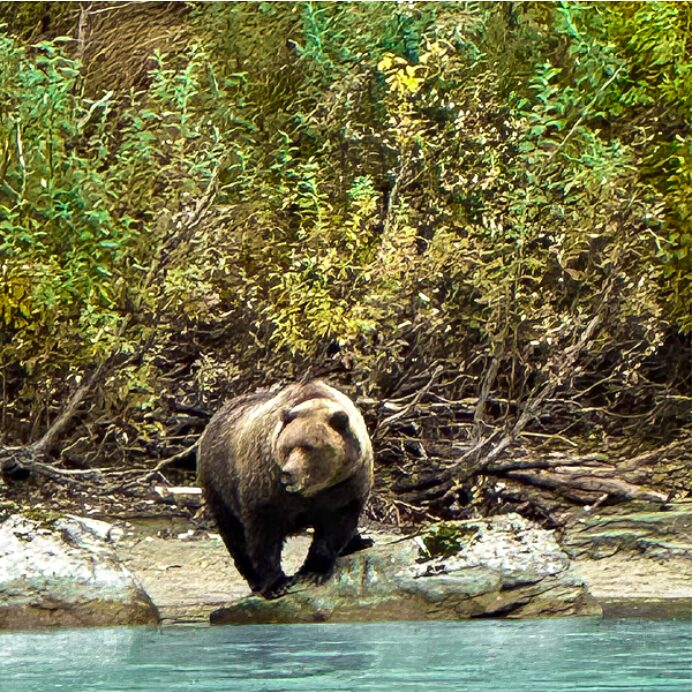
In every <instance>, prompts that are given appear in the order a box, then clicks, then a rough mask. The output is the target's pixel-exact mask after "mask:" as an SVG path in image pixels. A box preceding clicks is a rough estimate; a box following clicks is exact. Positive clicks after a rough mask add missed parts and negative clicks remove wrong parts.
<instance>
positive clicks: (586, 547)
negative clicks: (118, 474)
mask: <svg viewBox="0 0 693 692" xmlns="http://www.w3.org/2000/svg"><path fill="white" fill-rule="evenodd" d="M690 526H691V507H690V504H680V505H677V506H675V507H673V508H672V509H671V510H670V511H668V512H656V513H634V514H631V515H604V516H596V517H589V518H587V519H585V520H584V521H583V522H581V523H580V522H576V523H575V524H574V525H573V526H572V527H569V529H568V530H567V531H566V533H565V534H564V536H563V537H562V540H561V541H560V543H561V545H562V547H563V548H564V549H566V550H567V552H568V553H569V554H570V556H571V558H572V564H573V569H574V571H575V573H576V574H577V575H578V576H579V577H581V578H583V579H584V580H585V582H586V583H587V585H588V589H589V592H590V593H591V594H592V596H594V598H595V599H596V600H597V601H598V602H599V604H600V605H601V606H602V608H603V611H604V615H605V616H607V617H610V616H613V617H621V616H647V617H653V616H654V617H657V616H662V617H668V616H679V615H686V614H690V612H691V591H690V585H691V544H690ZM653 527H654V528H653ZM123 528H124V531H123V533H122V535H121V537H120V539H119V540H118V541H117V542H116V543H115V546H114V547H115V550H116V552H117V554H118V556H119V557H120V559H121V560H122V561H123V563H124V564H125V566H126V567H127V568H128V569H129V570H131V571H132V572H133V573H134V574H135V575H136V576H137V577H138V578H139V580H140V581H141V582H142V585H143V587H144V589H145V591H146V592H147V594H148V595H149V597H150V598H151V599H152V601H153V602H154V603H155V605H156V606H157V608H158V609H159V613H160V616H161V621H162V623H164V624H175V623H191V622H207V621H208V618H209V615H210V613H211V612H212V611H214V610H216V609H218V608H220V607H222V606H224V605H227V604H228V603H230V602H232V601H236V600H238V599H241V598H243V597H245V596H248V595H249V593H250V592H249V589H248V586H247V584H246V583H245V581H244V580H243V579H242V578H241V576H240V575H239V574H238V572H237V571H236V569H235V567H234V565H233V562H232V560H231V558H230V557H229V555H228V553H227V552H226V549H225V547H224V545H223V543H222V541H221V540H220V538H219V537H218V535H216V534H215V533H213V532H208V531H204V530H199V529H197V530H196V529H193V528H191V525H190V523H189V522H187V521H185V520H182V519H179V518H175V517H172V518H167V519H163V520H160V521H152V520H147V521H141V522H130V523H127V524H124V525H123ZM369 532H370V534H371V535H372V536H373V537H374V538H375V540H376V544H380V543H386V542H388V541H392V540H397V536H393V534H392V531H391V530H389V529H388V528H387V527H382V526H371V527H370V528H369ZM309 543H310V537H309V536H307V535H306V536H298V537H294V538H291V539H290V540H289V541H288V542H287V544H286V546H285V550H284V554H283V563H284V568H285V570H286V571H287V572H288V573H291V572H293V571H295V570H296V569H297V568H298V566H299V565H300V564H301V562H302V560H303V558H304V556H305V553H306V551H307V549H308V545H309Z"/></svg>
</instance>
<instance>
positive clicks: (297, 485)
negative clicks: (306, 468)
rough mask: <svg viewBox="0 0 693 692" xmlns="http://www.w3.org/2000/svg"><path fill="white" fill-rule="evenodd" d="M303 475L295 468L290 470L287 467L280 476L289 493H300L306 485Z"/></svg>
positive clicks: (280, 480)
mask: <svg viewBox="0 0 693 692" xmlns="http://www.w3.org/2000/svg"><path fill="white" fill-rule="evenodd" d="M302 475H304V474H301V473H299V472H298V471H297V470H295V469H294V470H289V471H287V470H286V469H285V470H284V471H282V472H281V475H280V476H279V482H280V483H281V484H282V485H283V486H284V490H286V492H287V493H300V492H301V490H303V486H304V483H303V479H302V478H301V476H302Z"/></svg>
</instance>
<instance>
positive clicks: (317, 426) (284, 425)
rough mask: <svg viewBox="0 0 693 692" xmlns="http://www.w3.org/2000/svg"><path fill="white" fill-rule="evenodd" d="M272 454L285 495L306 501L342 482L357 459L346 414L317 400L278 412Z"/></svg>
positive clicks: (354, 437)
mask: <svg viewBox="0 0 693 692" xmlns="http://www.w3.org/2000/svg"><path fill="white" fill-rule="evenodd" d="M274 450H275V459H276V462H277V464H278V465H279V481H280V483H281V484H282V486H283V487H284V489H285V490H286V492H288V493H292V494H294V493H300V494H301V495H305V496H306V497H310V496H312V495H315V494H316V493H319V492H320V491H321V490H324V489H325V488H329V487H331V486H333V485H336V484H337V483H340V482H341V481H343V480H346V478H348V477H349V476H350V475H351V474H352V473H353V472H354V471H355V469H356V467H357V466H358V464H359V463H360V458H361V448H360V444H359V440H358V437H357V435H356V434H355V432H354V430H353V428H352V424H351V421H350V419H349V414H348V413H347V412H346V411H344V410H343V409H342V408H340V407H339V406H338V405H336V404H335V402H333V401H329V400H320V399H311V400H309V401H306V402H303V403H301V404H299V405H298V406H294V407H293V408H284V409H282V411H281V413H280V422H279V424H278V427H277V434H276V436H275V441H274Z"/></svg>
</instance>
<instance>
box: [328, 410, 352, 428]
mask: <svg viewBox="0 0 693 692" xmlns="http://www.w3.org/2000/svg"><path fill="white" fill-rule="evenodd" d="M327 420H328V423H329V424H330V425H331V426H332V427H333V428H334V429H335V430H336V431H337V432H339V433H345V432H347V431H348V430H349V416H348V414H346V413H345V412H344V411H335V412H334V413H332V414H330V417H329V418H328V419H327Z"/></svg>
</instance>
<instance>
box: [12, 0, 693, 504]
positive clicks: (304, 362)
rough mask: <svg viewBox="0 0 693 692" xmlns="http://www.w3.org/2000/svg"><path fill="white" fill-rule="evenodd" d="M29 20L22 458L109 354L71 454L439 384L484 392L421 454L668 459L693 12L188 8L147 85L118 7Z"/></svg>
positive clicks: (558, 6) (82, 459) (678, 380)
mask: <svg viewBox="0 0 693 692" xmlns="http://www.w3.org/2000/svg"><path fill="white" fill-rule="evenodd" d="M17 7H18V8H22V9H21V11H20V10H19V9H17V8H15V9H8V8H4V9H3V16H4V17H5V21H7V22H8V24H9V26H8V28H7V29H6V30H5V32H4V34H3V35H2V37H1V38H0V104H2V105H0V155H1V160H0V236H1V241H0V253H1V255H2V258H3V260H2V273H3V277H2V311H1V313H0V320H2V322H1V323H0V324H1V325H2V330H1V334H2V336H1V337H0V348H1V349H2V351H1V354H2V355H1V363H2V372H3V392H4V394H3V408H2V418H3V426H2V428H3V435H4V440H5V443H7V444H9V443H13V444H19V443H26V442H28V441H30V440H31V439H34V438H36V437H37V436H39V435H40V434H41V433H42V432H43V431H44V430H45V429H46V427H47V426H48V425H50V422H51V420H52V419H53V417H54V416H55V415H56V413H57V412H58V411H59V410H60V407H61V404H62V403H63V402H64V401H65V399H66V398H67V396H68V395H69V393H70V391H73V390H74V388H75V386H76V385H77V383H78V382H79V381H81V378H83V377H84V376H85V374H86V373H89V372H92V371H93V370H94V368H96V367H97V366H99V365H103V364H106V365H107V366H108V367H107V368H106V370H105V372H106V375H105V376H104V378H103V380H102V381H100V382H99V383H98V386H97V387H95V392H94V396H92V397H91V399H90V400H91V407H90V408H89V409H88V410H87V409H83V410H82V413H81V416H80V417H78V419H76V422H75V424H74V425H73V428H74V429H73V430H71V432H70V433H69V434H68V435H67V439H66V440H65V444H66V445H68V443H69V447H70V449H73V450H77V452H74V451H73V453H72V455H71V454H69V453H67V454H65V453H64V449H63V456H64V458H65V460H66V461H74V462H75V463H77V462H78V463H82V464H83V463H90V464H93V463H98V464H101V463H103V459H104V457H105V455H108V457H109V458H110V459H111V460H113V459H117V458H121V459H124V460H128V462H129V463H131V462H132V460H133V458H138V457H143V458H151V457H159V456H162V455H165V454H167V453H170V452H171V451H174V450H175V449H177V448H179V447H180V446H181V445H182V444H184V443H185V442H186V441H187V442H189V441H191V440H192V439H194V433H195V432H196V431H197V430H199V425H198V426H197V427H196V426H195V424H194V423H190V422H189V424H181V422H180V419H179V418H176V417H175V416H173V413H175V412H176V411H179V410H181V409H184V408H186V407H187V408H196V409H199V408H200V407H202V408H208V409H209V408H211V407H213V406H214V405H216V403H217V401H218V399H219V398H220V397H222V396H224V395H229V394H232V393H236V392H238V391H240V390H243V389H246V388H249V387H253V386H257V385H261V384H268V383H270V382H272V381H275V380H277V379H284V378H285V379H288V378H292V377H297V376H302V375H304V374H306V373H308V372H309V373H312V374H328V375H329V374H332V376H334V377H335V378H336V379H338V380H341V381H342V382H343V383H344V384H345V385H346V386H347V388H350V389H351V390H352V391H355V392H357V393H360V394H361V395H362V396H363V397H364V399H365V401H366V405H368V404H367V402H368V401H369V400H372V401H376V400H379V399H398V398H400V399H401V398H402V397H406V396H409V395H416V392H420V391H421V388H422V386H423V384H424V383H425V382H427V381H428V380H429V378H430V376H431V375H432V373H434V372H437V371H436V370H435V368H436V367H438V368H439V371H440V372H441V373H443V375H442V376H441V377H440V378H439V380H438V382H437V383H436V384H435V386H433V385H432V386H433V388H432V389H431V390H430V391H431V392H433V393H434V395H435V397H438V398H439V400H447V401H452V400H454V401H457V402H460V401H467V402H470V401H471V402H472V403H471V404H469V406H470V407H471V408H470V411H471V413H470V416H471V418H470V421H469V423H470V424H469V425H462V424H461V423H460V420H459V415H460V414H459V411H457V412H453V413H449V414H448V415H449V416H452V418H450V419H449V420H448V419H445V420H443V418H440V416H438V414H436V416H437V417H438V421H437V423H436V425H439V424H444V426H443V428H442V432H441V429H440V428H439V427H436V428H435V431H433V432H432V433H431V434H432V435H433V437H435V438H436V439H435V440H433V442H441V439H439V438H447V439H448V441H449V440H450V439H453V440H454V441H455V442H460V443H463V442H468V443H469V444H472V443H475V442H478V441H479V440H481V439H483V438H484V436H485V435H486V434H487V433H488V432H489V431H490V430H494V429H498V430H500V429H502V430H505V431H506V433H508V434H510V432H512V437H513V439H519V436H520V435H521V434H524V433H525V431H526V432H527V433H528V434H529V435H534V436H535V439H539V438H550V439H551V440H553V441H554V442H556V441H558V442H561V441H562V442H566V441H567V440H568V438H574V439H571V440H569V441H568V442H569V444H570V445H572V446H577V447H579V448H580V449H586V448H589V449H592V448H593V446H594V445H595V444H598V445H603V444H604V441H605V440H606V439H607V438H609V439H610V438H611V437H615V438H620V437H622V436H624V433H628V436H630V437H635V438H637V439H638V440H640V441H641V442H642V443H643V444H646V445H652V444H655V443H657V444H659V443H668V442H670V441H671V440H672V439H676V438H677V436H678V435H679V433H680V429H681V426H682V425H685V424H686V420H687V418H688V413H687V411H688V408H689V401H690V400H689V398H688V397H689V396H690V357H689V349H688V342H689V334H690V315H691V302H690V273H691V264H690V247H691V213H690V194H691V183H690V166H691V154H690V125H691V123H690V93H691V72H690V52H691V49H690V33H689V30H690V5H689V4H687V3H676V2H655V3H639V2H634V3H630V2H624V3H570V2H561V3H473V2H472V3H430V4H429V3H417V4H415V5H404V4H390V3H320V2H317V3H313V2H306V3H209V4H199V5H192V6H189V8H186V11H185V12H180V11H179V12H178V14H176V15H175V17H176V21H177V22H178V23H179V24H180V25H182V26H184V31H183V32H182V33H180V34H176V35H177V36H179V35H180V36H184V37H185V40H183V39H178V40H177V43H176V45H175V50H174V49H173V47H172V46H171V42H170V23H171V15H169V16H168V20H167V25H166V26H167V29H166V31H167V32H169V33H167V34H166V36H167V37H169V39H167V40H164V39H163V38H162V39H161V41H159V45H161V46H162V48H163V50H155V47H156V45H157V38H160V37H158V36H157V34H156V30H157V27H159V28H160V25H159V24H156V22H154V23H153V24H152V25H151V26H150V28H149V31H150V38H151V44H152V46H153V48H152V53H151V55H150V56H148V58H147V60H146V61H145V62H143V63H142V64H141V65H139V66H135V67H133V66H132V65H130V64H127V69H128V70H129V74H131V75H135V74H136V73H137V69H139V73H137V74H139V75H140V76H139V77H136V76H131V78H130V79H129V80H124V79H123V78H122V74H120V75H119V69H121V70H125V61H126V59H127V58H126V57H125V54H124V53H123V54H113V53H110V54H108V55H107V56H106V57H107V60H110V63H108V64H107V65H104V64H103V54H102V55H101V59H99V55H98V54H96V55H95V53H96V51H94V50H92V51H90V50H89V45H90V42H96V44H97V45H100V44H99V43H98V42H99V31H101V32H102V33H103V32H104V31H106V29H105V28H104V27H107V28H108V30H109V31H113V27H114V26H115V24H114V23H117V22H118V16H119V15H118V12H119V11H120V10H119V9H118V7H117V5H113V6H112V7H103V8H101V9H102V10H104V11H106V10H108V11H109V12H110V15H109V14H108V13H107V14H106V15H99V16H98V18H97V16H96V12H94V14H93V15H92V14H90V10H86V9H84V8H82V9H81V14H80V10H79V8H68V9H66V8H64V7H59V6H57V5H55V4H51V3H47V4H43V7H42V8H40V10H39V9H36V8H33V7H31V6H29V5H22V4H20V5H18V6H17ZM157 7H159V10H158V11H159V12H160V14H161V16H163V15H164V14H165V13H167V12H170V11H171V9H170V7H169V6H168V5H166V4H165V3H161V4H160V5H156V4H155V5H150V7H148V8H147V9H146V12H147V13H150V14H151V13H152V12H154V13H155V12H156V11H157V10H156V8H157ZM39 11H40V12H42V13H43V14H42V15H41V16H42V17H43V25H44V28H43V29H42V30H41V31H39V32H38V34H39V35H37V31H38V30H37V29H36V21H37V18H36V13H37V12H39ZM142 11H143V12H144V11H145V10H144V9H143V10H142ZM127 12H128V14H127V17H126V18H125V19H126V20H127V21H123V18H122V17H121V22H120V24H118V33H119V34H120V35H121V37H127V36H132V41H136V42H137V44H138V45H139V43H140V38H141V33H145V34H146V32H147V31H148V26H149V24H140V25H138V21H141V20H142V18H141V17H139V19H138V14H137V12H136V11H134V10H133V8H132V7H130V8H127ZM148 16H149V15H148ZM46 17H47V18H48V19H46ZM49 20H50V21H49ZM148 21H149V20H148ZM46 27H47V28H46ZM85 27H87V28H85ZM88 27H91V32H90V31H89V30H88ZM56 33H63V34H64V35H63V36H56V35H55V34H56ZM162 35H163V34H162ZM80 58H81V60H80ZM119 60H120V61H123V62H122V64H121V63H119ZM135 68H137V69H135ZM133 70H134V71H133ZM431 383H432V381H431ZM547 386H549V387H550V389H548V388H547ZM436 388H437V389H436ZM420 401H421V400H420V399H417V402H420ZM385 414H386V411H383V410H381V409H378V406H377V405H374V407H373V410H372V411H371V415H372V420H373V423H374V425H375V424H376V421H381V422H382V419H383V417H384V416H385ZM463 418H464V416H463ZM79 421H81V422H79ZM441 421H442V422H441ZM429 423H430V421H429ZM462 423H464V420H463V421H462ZM519 423H521V425H519ZM426 425H427V424H426V423H424V427H425V426H426ZM518 426H519V427H518ZM379 430H380V431H381V432H382V429H381V428H379ZM509 431H510V432H509ZM513 431H514V432H513ZM386 432H387V431H386ZM395 433H396V431H393V430H391V431H390V432H389V433H388V434H384V437H383V440H382V445H383V449H385V448H386V447H387V445H390V447H388V449H389V451H390V453H392V454H394V457H395V463H396V466H397V468H401V463H400V462H402V459H404V458H406V457H407V455H408V454H409V452H408V451H407V450H408V449H409V448H408V447H407V446H406V444H404V443H403V442H402V439H403V438H402V439H400V440H399V442H397V444H394V443H392V435H393V434H395ZM402 434H404V433H402ZM411 434H412V433H411V431H410V432H409V433H407V435H409V436H411ZM388 435H389V437H388ZM525 439H527V438H525ZM429 442H431V440H430V439H429ZM393 444H394V446H393ZM424 448H426V449H428V451H429V452H430V449H429V448H428V447H426V444H424ZM393 450H394V451H393ZM398 455H399V457H398ZM383 458H385V459H387V458H389V457H388V456H387V454H385V455H384V457H383ZM389 473H390V472H389V471H387V472H386V471H385V470H383V474H384V475H383V477H384V478H385V477H387V478H388V479H390V478H391V476H390V475H388V474H389ZM395 475H396V474H395ZM474 492H475V491H473V490H470V491H469V492H467V495H466V498H467V500H469V499H470V493H471V496H473V495H474Z"/></svg>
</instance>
